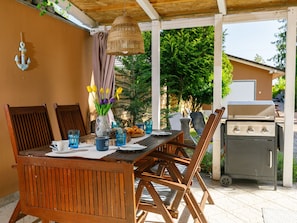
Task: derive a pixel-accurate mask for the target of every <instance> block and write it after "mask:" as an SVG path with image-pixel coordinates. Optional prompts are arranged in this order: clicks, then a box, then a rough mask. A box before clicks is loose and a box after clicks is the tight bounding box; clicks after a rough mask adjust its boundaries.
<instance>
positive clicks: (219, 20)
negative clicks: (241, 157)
mask: <svg viewBox="0 0 297 223" xmlns="http://www.w3.org/2000/svg"><path fill="white" fill-rule="evenodd" d="M214 27H215V30H214V32H215V33H214V34H215V37H214V86H213V110H214V109H216V108H219V107H221V106H222V48H223V47H222V45H223V16H222V14H218V15H215V24H214ZM212 151H213V152H212V153H213V154H212V173H213V179H214V180H219V179H220V177H221V134H220V127H218V128H217V130H216V132H215V134H214V137H213V149H212Z"/></svg>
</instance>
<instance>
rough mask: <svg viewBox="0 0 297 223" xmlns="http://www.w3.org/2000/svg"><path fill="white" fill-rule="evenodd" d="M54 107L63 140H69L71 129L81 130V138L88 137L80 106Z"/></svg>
mask: <svg viewBox="0 0 297 223" xmlns="http://www.w3.org/2000/svg"><path fill="white" fill-rule="evenodd" d="M54 107H55V111H56V116H57V120H58V125H59V129H60V133H61V137H62V139H68V130H69V129H78V130H80V136H85V135H87V131H86V127H85V124H84V120H83V116H82V113H81V110H80V106H79V104H74V105H58V104H55V105H54Z"/></svg>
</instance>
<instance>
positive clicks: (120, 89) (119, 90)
mask: <svg viewBox="0 0 297 223" xmlns="http://www.w3.org/2000/svg"><path fill="white" fill-rule="evenodd" d="M122 91H123V88H121V87H119V88H118V89H117V91H116V94H117V95H119V94H121V93H122Z"/></svg>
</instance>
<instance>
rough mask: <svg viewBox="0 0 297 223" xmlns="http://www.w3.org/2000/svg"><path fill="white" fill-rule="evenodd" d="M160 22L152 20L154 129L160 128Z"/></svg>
mask: <svg viewBox="0 0 297 223" xmlns="http://www.w3.org/2000/svg"><path fill="white" fill-rule="evenodd" d="M160 38H161V37H160V22H159V21H158V20H154V21H152V120H153V129H160V120H161V118H160V117H161V94H160V92H161V87H160Z"/></svg>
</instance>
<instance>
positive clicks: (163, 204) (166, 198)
mask: <svg viewBox="0 0 297 223" xmlns="http://www.w3.org/2000/svg"><path fill="white" fill-rule="evenodd" d="M223 113H224V108H222V109H217V110H216V111H215V112H214V113H213V114H211V115H210V116H209V119H208V121H207V123H206V125H205V128H204V130H203V133H202V135H201V138H200V140H199V142H198V144H197V146H196V148H195V150H194V151H193V155H192V157H191V158H188V157H185V156H183V155H179V153H177V154H170V153H165V152H161V151H156V152H153V154H152V157H153V158H154V159H155V158H158V162H159V164H160V165H161V166H162V168H163V170H162V171H161V172H160V171H156V172H154V171H152V169H151V168H149V169H144V168H142V167H139V168H138V169H136V170H135V175H136V177H137V178H139V183H138V186H137V189H136V207H137V209H138V210H139V211H143V212H144V213H145V212H153V213H157V214H161V215H162V216H163V218H164V220H165V221H166V222H173V218H178V207H179V205H180V202H181V200H182V199H184V201H185V203H186V205H187V207H188V209H189V211H190V213H191V215H192V217H193V219H194V221H195V222H207V220H206V218H205V216H204V214H203V209H204V206H205V203H206V201H207V200H208V201H212V200H210V199H209V197H210V196H209V192H208V191H207V188H206V185H205V184H204V182H203V180H202V178H201V176H200V174H199V169H200V164H201V161H202V159H203V157H204V155H205V152H206V150H207V148H208V145H209V143H210V142H211V139H212V137H213V134H214V132H215V130H216V128H217V126H218V125H219V123H220V120H221V117H222V115H223ZM184 148H185V147H184V145H182V146H178V147H177V150H176V151H179V152H182V154H183V153H184V152H185V150H184ZM180 165H181V166H184V167H185V168H184V171H181V169H180V168H179V166H180ZM165 169H166V170H167V171H166V174H160V173H165ZM194 176H196V177H197V178H198V181H199V183H200V185H201V184H202V185H203V186H202V187H204V189H203V190H204V195H203V199H202V200H201V202H200V203H199V204H198V203H197V201H196V199H195V197H194V195H193V193H192V191H191V184H192V180H193V177H194ZM212 203H213V201H212Z"/></svg>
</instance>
